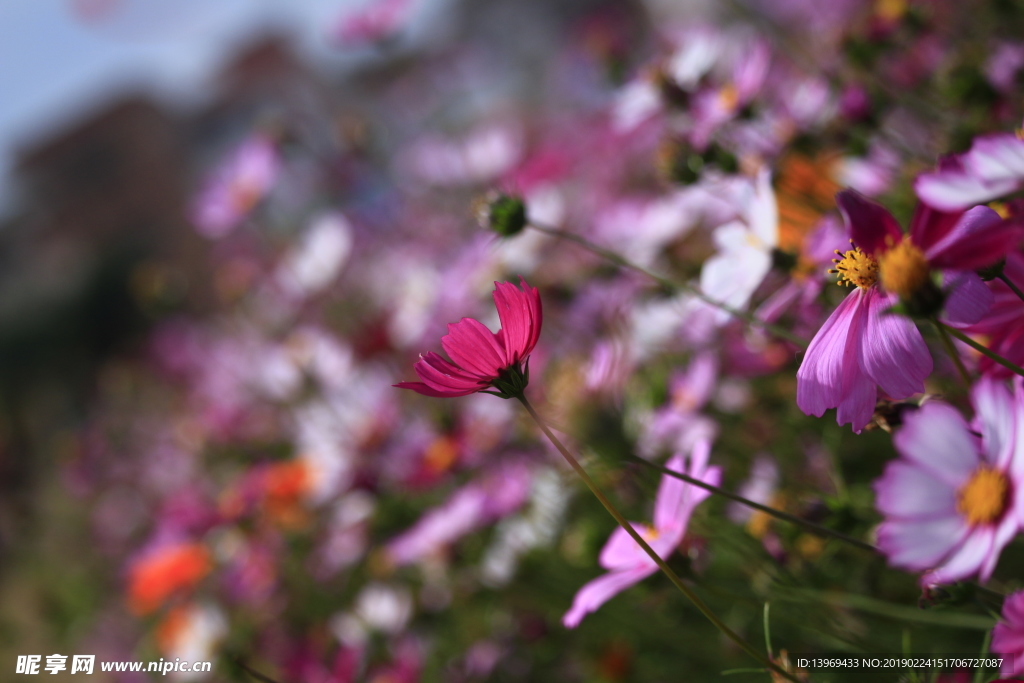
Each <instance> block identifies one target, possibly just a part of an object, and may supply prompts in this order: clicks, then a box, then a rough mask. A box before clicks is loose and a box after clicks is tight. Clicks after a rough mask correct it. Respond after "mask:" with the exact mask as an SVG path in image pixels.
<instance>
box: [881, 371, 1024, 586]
mask: <svg viewBox="0 0 1024 683" xmlns="http://www.w3.org/2000/svg"><path fill="white" fill-rule="evenodd" d="M971 397H972V401H973V404H974V408H975V411H976V412H975V416H974V420H973V422H972V423H971V425H968V424H967V422H966V421H965V420H964V419H963V417H962V416H961V415H960V413H959V412H958V411H957V410H956V409H954V408H953V407H951V406H949V405H947V404H944V403H940V402H938V401H933V402H929V403H926V404H925V405H924V406H923V407H922V408H921V409H920V410H917V411H915V412H911V413H909V414H908V415H907V416H906V417H905V418H904V423H903V427H902V429H900V430H899V431H898V432H897V433H896V435H895V437H893V441H894V443H895V445H896V449H897V450H898V451H899V453H900V455H901V457H900V458H899V459H898V460H895V461H893V462H891V463H889V465H888V466H887V467H886V469H885V472H884V474H883V475H882V477H881V478H880V479H879V480H878V481H877V482H875V493H876V496H877V503H876V504H877V506H878V509H879V511H880V512H881V513H882V515H883V516H884V517H885V521H884V522H883V523H882V525H881V526H880V527H879V530H878V546H879V547H880V548H881V549H882V551H883V552H884V553H885V554H886V556H887V557H888V558H889V562H890V563H892V564H893V565H895V566H897V567H903V568H905V569H909V570H913V571H923V572H925V574H924V575H923V576H922V577H921V583H922V584H924V585H929V584H936V583H949V582H952V581H958V580H960V579H964V578H967V577H969V576H972V575H975V574H977V575H978V576H979V577H980V578H981V580H982V581H985V580H988V578H989V577H990V576H991V575H992V571H993V570H994V569H995V566H996V562H997V561H998V559H999V553H1000V552H1001V551H1002V549H1003V547H1004V546H1005V545H1006V544H1007V543H1008V542H1009V541H1010V539H1011V538H1013V536H1014V535H1015V534H1016V533H1017V531H1018V529H1019V528H1020V525H1021V521H1022V520H1024V495H1021V490H1022V489H1021V485H1022V484H1024V432H1022V430H1024V389H1022V386H1021V384H1020V383H1019V382H1018V383H1017V389H1016V396H1011V394H1010V392H1009V391H1008V390H1007V389H1006V387H1005V386H1004V385H1003V384H1001V383H999V382H997V381H996V380H990V379H983V380H981V381H980V382H978V384H976V385H975V386H974V389H973V391H972V392H971ZM976 434H980V437H979V436H976Z"/></svg>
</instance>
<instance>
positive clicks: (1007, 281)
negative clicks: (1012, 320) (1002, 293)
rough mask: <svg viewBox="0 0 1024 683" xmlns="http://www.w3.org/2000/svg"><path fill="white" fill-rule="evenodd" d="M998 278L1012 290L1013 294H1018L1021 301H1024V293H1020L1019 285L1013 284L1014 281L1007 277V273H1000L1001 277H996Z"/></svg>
mask: <svg viewBox="0 0 1024 683" xmlns="http://www.w3.org/2000/svg"><path fill="white" fill-rule="evenodd" d="M996 277H997V278H999V279H1000V280H1002V281H1003V284H1005V285H1006V286H1007V287H1009V288H1010V290H1012V291H1013V293H1014V294H1016V295H1017V296H1018V297H1019V298H1020V300H1021V301H1024V292H1022V291H1020V288H1019V287H1018V286H1017V285H1015V284H1013V281H1012V280H1011V279H1010V278H1008V277H1006V273H999V275H996Z"/></svg>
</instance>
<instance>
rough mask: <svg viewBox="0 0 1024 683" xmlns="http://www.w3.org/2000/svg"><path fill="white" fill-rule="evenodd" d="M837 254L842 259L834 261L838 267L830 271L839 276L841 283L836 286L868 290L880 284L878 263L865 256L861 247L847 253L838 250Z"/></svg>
mask: <svg viewBox="0 0 1024 683" xmlns="http://www.w3.org/2000/svg"><path fill="white" fill-rule="evenodd" d="M851 244H852V242H851ZM836 254H837V255H839V256H842V258H841V259H836V258H834V259H832V263H834V264H836V267H835V268H833V269H832V270H830V271H828V272H830V273H834V274H836V275H838V276H839V282H837V283H836V284H840V285H846V286H850V285H857V286H858V287H860V288H861V289H867V288H869V287H871V286H872V285H873V284H875V283H876V282H878V261H876V260H875V259H873V258H871V257H870V256H868V255H867V254H865V253H864V252H863V251H861V250H860V248H859V247H856V246H854V247H853V249H850V250H849V251H847V252H846V253H843V252H841V251H839V250H838V249H836Z"/></svg>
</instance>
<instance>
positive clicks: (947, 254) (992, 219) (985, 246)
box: [925, 206, 1024, 270]
mask: <svg viewBox="0 0 1024 683" xmlns="http://www.w3.org/2000/svg"><path fill="white" fill-rule="evenodd" d="M1022 236H1024V231H1022V229H1021V226H1020V224H1019V221H1017V220H1004V219H1002V218H1000V216H999V214H997V213H996V212H995V211H993V210H992V209H990V208H988V207H987V206H976V207H974V208H973V209H971V210H970V211H968V212H967V213H965V214H964V215H963V218H961V219H960V221H959V222H958V223H957V224H956V226H955V227H954V228H953V230H952V231H950V232H949V234H947V235H946V236H945V237H944V238H943V239H942V240H941V241H939V242H936V243H934V244H933V245H932V247H931V248H930V249H927V250H926V253H925V255H926V256H927V257H928V263H929V264H930V265H931V266H932V267H933V268H950V269H954V270H975V269H977V268H983V267H985V266H990V265H992V264H993V263H997V262H998V261H1001V260H1002V259H1004V258H1006V255H1007V254H1009V253H1010V252H1011V251H1013V250H1014V249H1015V248H1016V246H1017V245H1018V244H1020V241H1021V238H1022Z"/></svg>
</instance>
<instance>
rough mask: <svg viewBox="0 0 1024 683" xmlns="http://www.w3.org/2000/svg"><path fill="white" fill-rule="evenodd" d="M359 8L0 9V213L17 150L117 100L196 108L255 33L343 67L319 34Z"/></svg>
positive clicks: (245, 3) (40, 0)
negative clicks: (131, 97) (273, 35)
mask: <svg viewBox="0 0 1024 683" xmlns="http://www.w3.org/2000/svg"><path fill="white" fill-rule="evenodd" d="M364 4H366V0H0V214H2V213H4V212H5V210H7V209H9V208H10V207H11V201H12V190H11V187H10V183H9V180H8V175H9V171H10V168H11V165H12V163H13V160H14V157H15V155H16V153H17V151H18V150H19V149H24V148H25V147H28V146H31V145H32V144H34V143H37V142H40V141H42V140H44V139H45V138H47V137H49V136H51V135H53V134H54V133H55V132H57V131H59V130H60V129H61V128H62V127H64V126H68V125H71V124H73V123H75V122H77V121H79V120H81V119H82V118H83V117H85V116H87V115H88V113H89V112H90V111H91V110H97V109H99V108H101V107H102V106H104V105H105V104H106V103H107V102H109V101H110V100H112V99H113V98H115V97H116V96H117V95H119V94H121V93H124V92H126V91H136V92H138V91H139V90H142V91H143V92H149V93H150V94H152V95H154V96H156V97H158V98H159V99H161V100H163V101H165V102H167V103H169V104H173V105H176V106H186V107H187V106H189V105H192V104H198V103H197V102H195V101H194V100H195V99H196V96H197V94H199V95H200V96H201V94H203V93H205V92H208V88H204V87H203V84H204V83H206V82H207V81H208V80H209V79H211V78H212V77H214V76H215V74H217V73H218V71H219V68H220V66H222V65H223V64H224V63H226V62H227V61H229V59H230V58H231V56H232V55H233V54H234V53H235V51H236V50H237V49H238V48H239V47H240V46H241V45H242V44H243V43H245V42H248V41H249V40H251V39H252V38H253V37H255V36H256V35H258V34H260V33H261V32H266V31H269V30H271V29H276V30H278V31H281V30H283V31H285V32H287V33H288V34H290V35H291V36H292V37H293V39H294V43H295V46H296V49H297V50H298V51H299V53H300V54H302V55H304V56H306V57H308V58H309V59H311V60H312V61H313V62H314V63H316V62H324V61H327V62H329V61H331V60H334V61H338V60H344V59H345V55H344V54H342V53H341V52H340V51H339V49H338V48H337V47H336V46H332V45H331V44H330V41H329V40H328V31H329V29H330V28H331V27H332V26H334V25H335V24H336V23H337V22H338V21H339V19H340V18H341V17H342V16H344V15H345V14H346V13H348V12H351V11H353V10H354V9H356V8H358V7H359V6H361V5H364Z"/></svg>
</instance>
